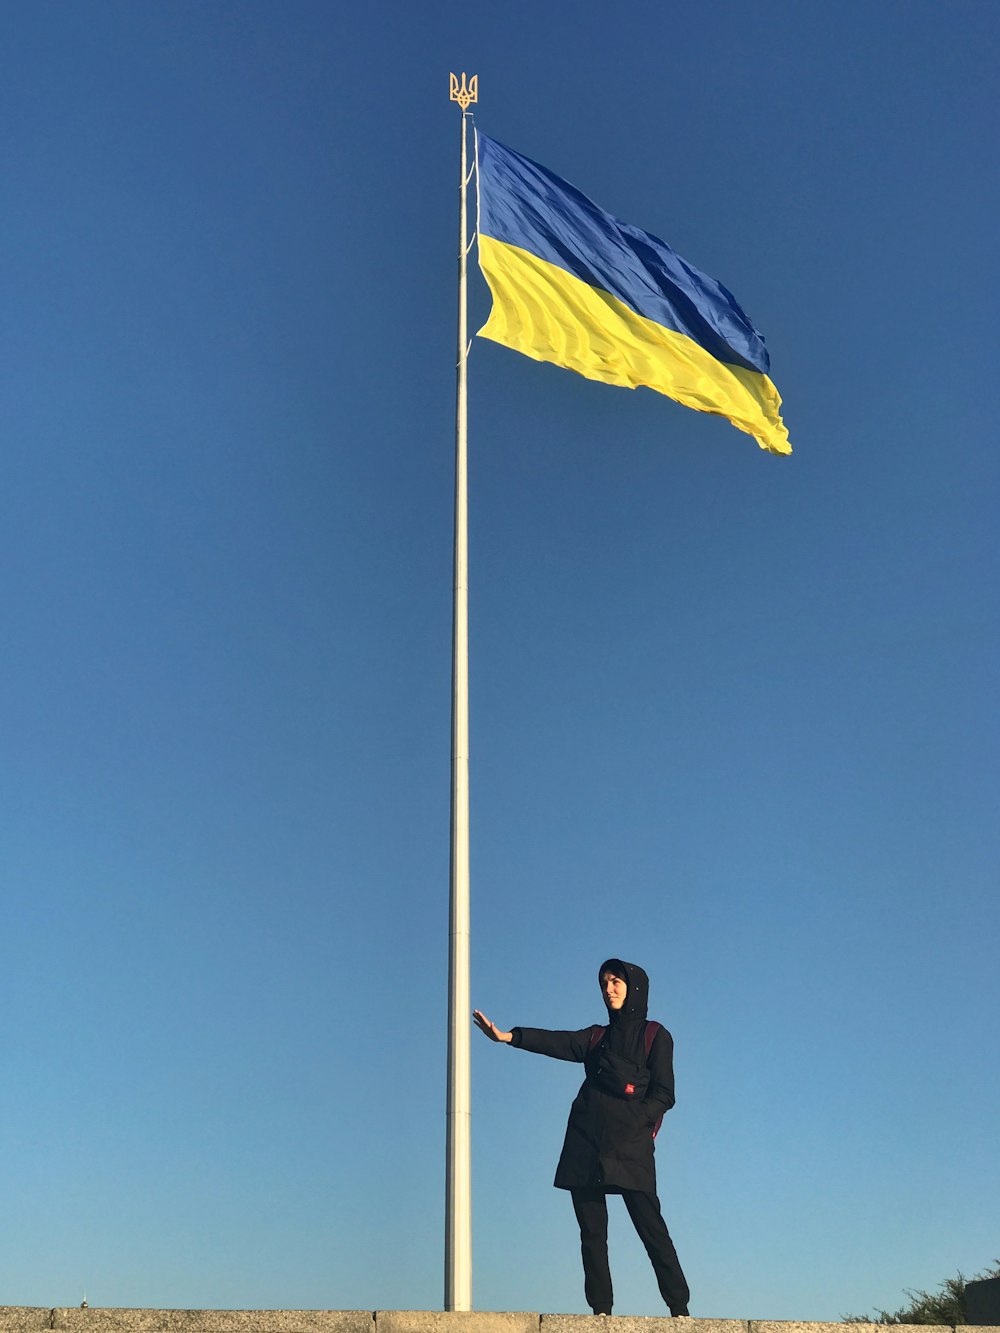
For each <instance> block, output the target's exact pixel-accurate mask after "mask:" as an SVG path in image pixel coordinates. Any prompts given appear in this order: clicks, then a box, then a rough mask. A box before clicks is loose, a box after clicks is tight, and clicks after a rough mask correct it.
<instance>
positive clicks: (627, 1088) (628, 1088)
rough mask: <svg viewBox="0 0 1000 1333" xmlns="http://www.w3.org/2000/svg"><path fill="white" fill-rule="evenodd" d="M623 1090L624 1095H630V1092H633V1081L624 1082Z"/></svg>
mask: <svg viewBox="0 0 1000 1333" xmlns="http://www.w3.org/2000/svg"><path fill="white" fill-rule="evenodd" d="M625 1092H626V1095H627V1096H629V1097H631V1096H632V1094H633V1092H635V1084H634V1083H626V1084H625Z"/></svg>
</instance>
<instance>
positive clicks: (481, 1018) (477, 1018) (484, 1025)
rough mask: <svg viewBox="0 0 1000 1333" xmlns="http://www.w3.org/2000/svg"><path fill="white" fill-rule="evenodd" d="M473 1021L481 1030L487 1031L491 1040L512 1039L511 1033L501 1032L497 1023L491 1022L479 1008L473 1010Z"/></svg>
mask: <svg viewBox="0 0 1000 1333" xmlns="http://www.w3.org/2000/svg"><path fill="white" fill-rule="evenodd" d="M472 1021H473V1022H474V1023H475V1025H476V1027H477V1028H478V1029H479V1031H480V1032H485V1033H486V1035H487V1037H489V1039H490V1041H510V1039H511V1033H509V1032H501V1031H500V1029H499V1028H498V1027H497V1025H496V1023H491V1022H490V1020H489V1019H488V1018H487V1017H486V1015H485V1014H483V1013H480V1011H479V1010H478V1009H473V1011H472Z"/></svg>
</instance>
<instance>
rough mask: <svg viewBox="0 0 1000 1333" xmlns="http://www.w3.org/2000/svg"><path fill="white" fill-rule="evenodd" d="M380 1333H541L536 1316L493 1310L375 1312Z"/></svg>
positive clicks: (376, 1325) (378, 1332)
mask: <svg viewBox="0 0 1000 1333" xmlns="http://www.w3.org/2000/svg"><path fill="white" fill-rule="evenodd" d="M375 1328H376V1330H377V1333H538V1315H537V1314H518V1313H514V1314H505V1313H500V1312H497V1311H493V1310H447V1311H445V1310H376V1311H375Z"/></svg>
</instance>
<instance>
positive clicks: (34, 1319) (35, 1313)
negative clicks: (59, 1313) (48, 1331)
mask: <svg viewBox="0 0 1000 1333" xmlns="http://www.w3.org/2000/svg"><path fill="white" fill-rule="evenodd" d="M51 1319H52V1311H51V1310H45V1309H43V1308H42V1307H41V1306H40V1305H3V1306H0V1328H2V1329H4V1330H5V1333H21V1331H22V1329H23V1330H28V1329H39V1328H51V1327H52V1324H51Z"/></svg>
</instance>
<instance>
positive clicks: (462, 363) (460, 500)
mask: <svg viewBox="0 0 1000 1333" xmlns="http://www.w3.org/2000/svg"><path fill="white" fill-rule="evenodd" d="M477 85H478V78H477V77H476V76H475V75H473V77H472V80H471V82H470V83H469V84H468V85H467V84H466V79H465V74H464V73H463V74H462V82H461V85H459V82H458V79H457V78H456V77H455V75H454V74H452V76H451V100H452V101H453V102H458V104H459V106H460V107H461V110H462V124H461V131H462V133H461V175H460V185H459V205H458V217H459V223H458V362H457V381H456V394H455V565H454V573H455V582H454V601H453V610H452V654H453V655H452V701H451V892H450V906H449V921H448V1112H447V1120H448V1132H447V1173H446V1182H445V1195H446V1198H445V1260H444V1306H445V1309H446V1310H471V1309H472V1170H471V1157H472V1153H471V1147H472V1133H471V1129H472V1104H471V1103H472V1094H471V1084H472V1080H471V1075H470V1051H469V1039H470V1036H471V1009H472V1001H471V996H470V992H469V532H468V409H467V376H466V366H467V360H468V339H469V330H468V314H467V310H466V259H467V256H468V252H469V248H470V247H469V241H468V213H467V208H466V191H467V187H468V184H469V167H468V146H467V133H466V130H467V125H466V122H467V121H468V119H469V112H468V109H469V104H470V103H471V102H475V101H477V100H478V97H477V93H478V89H477Z"/></svg>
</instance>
